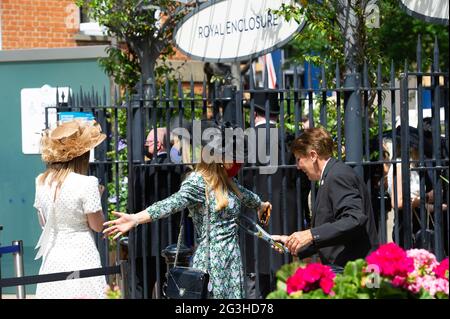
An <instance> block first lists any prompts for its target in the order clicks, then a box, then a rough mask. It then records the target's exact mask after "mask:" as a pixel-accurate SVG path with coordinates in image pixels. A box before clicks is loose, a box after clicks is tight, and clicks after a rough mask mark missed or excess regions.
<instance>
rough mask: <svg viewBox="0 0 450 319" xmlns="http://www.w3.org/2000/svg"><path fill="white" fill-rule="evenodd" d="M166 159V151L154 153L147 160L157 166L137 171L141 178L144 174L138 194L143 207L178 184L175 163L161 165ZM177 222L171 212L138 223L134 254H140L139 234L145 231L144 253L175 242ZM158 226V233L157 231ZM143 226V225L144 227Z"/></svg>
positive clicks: (156, 252)
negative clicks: (147, 221) (154, 154)
mask: <svg viewBox="0 0 450 319" xmlns="http://www.w3.org/2000/svg"><path fill="white" fill-rule="evenodd" d="M169 162H170V161H169V158H168V155H167V153H162V154H158V156H157V157H156V158H155V159H154V160H152V161H151V163H152V164H155V163H157V164H160V166H157V167H155V166H150V167H148V166H147V167H145V168H144V169H143V171H141V178H144V188H143V192H140V194H139V195H140V200H139V202H140V204H141V207H140V209H144V208H146V207H148V206H150V205H151V204H153V203H155V202H157V201H160V200H163V199H165V198H166V197H169V196H170V195H172V194H173V193H175V192H177V191H178V189H179V188H180V185H181V176H180V173H179V172H178V171H177V168H176V167H174V166H166V165H164V163H169ZM141 185H142V184H141ZM141 188H142V186H140V187H138V189H141ZM179 225H180V214H175V215H172V216H170V218H164V219H161V220H157V221H154V222H152V223H150V224H144V225H142V226H140V227H138V228H137V232H136V241H137V242H136V247H137V252H136V256H137V257H142V256H143V254H142V237H143V236H144V235H145V234H146V238H147V242H146V247H145V249H146V251H147V256H160V255H161V250H163V249H164V248H166V247H167V246H168V245H169V244H170V243H176V241H177V238H178V231H179ZM158 226H159V234H158V232H157V229H158ZM144 227H145V228H146V229H145V231H144ZM158 246H159V247H158Z"/></svg>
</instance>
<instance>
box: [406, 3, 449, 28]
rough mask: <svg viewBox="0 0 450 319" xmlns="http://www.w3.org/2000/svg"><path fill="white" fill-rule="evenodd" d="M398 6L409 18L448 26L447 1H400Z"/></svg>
mask: <svg viewBox="0 0 450 319" xmlns="http://www.w3.org/2000/svg"><path fill="white" fill-rule="evenodd" d="M400 5H401V6H402V8H403V9H404V10H405V11H406V13H407V14H409V15H410V16H413V17H416V18H418V19H421V20H425V21H427V22H431V23H440V24H445V25H448V7H449V1H448V0H401V1H400Z"/></svg>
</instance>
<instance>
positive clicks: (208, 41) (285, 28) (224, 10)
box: [174, 0, 305, 62]
mask: <svg viewBox="0 0 450 319" xmlns="http://www.w3.org/2000/svg"><path fill="white" fill-rule="evenodd" d="M283 3H286V4H290V3H293V1H290V0H218V1H217V0H216V1H214V0H213V1H210V2H208V3H206V4H204V5H202V6H200V7H198V8H197V9H194V11H193V12H191V13H190V14H189V15H187V16H186V17H185V18H184V19H183V21H182V22H181V23H180V25H179V26H178V27H177V28H176V30H175V34H174V39H175V44H176V46H177V48H178V49H179V50H180V51H182V52H183V53H185V54H186V55H188V56H189V57H191V58H193V59H199V60H202V61H210V62H227V61H241V60H248V59H251V58H255V57H257V56H259V55H262V54H265V53H268V52H270V51H272V50H274V49H276V48H278V47H280V46H282V45H284V44H285V43H286V42H287V41H289V40H290V39H291V38H292V36H293V35H294V34H295V33H297V32H299V31H300V30H301V29H302V28H303V26H304V25H305V20H304V19H302V21H301V23H300V24H299V23H297V22H296V21H295V20H294V19H291V21H289V22H287V21H286V20H285V19H284V17H282V16H280V15H277V14H274V13H272V12H269V9H272V10H277V9H280V8H281V5H282V4H283Z"/></svg>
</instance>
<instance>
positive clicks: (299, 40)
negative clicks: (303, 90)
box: [277, 0, 449, 81]
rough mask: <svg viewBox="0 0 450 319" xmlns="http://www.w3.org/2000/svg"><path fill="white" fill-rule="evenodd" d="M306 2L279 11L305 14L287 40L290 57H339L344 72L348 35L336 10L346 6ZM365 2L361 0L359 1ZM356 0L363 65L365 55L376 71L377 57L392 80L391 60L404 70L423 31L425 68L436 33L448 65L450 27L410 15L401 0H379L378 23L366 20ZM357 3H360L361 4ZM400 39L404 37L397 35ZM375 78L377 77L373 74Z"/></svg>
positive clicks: (330, 59)
mask: <svg viewBox="0 0 450 319" xmlns="http://www.w3.org/2000/svg"><path fill="white" fill-rule="evenodd" d="M300 2H301V4H302V7H299V6H294V5H283V7H282V8H281V9H280V10H279V11H277V12H278V13H280V14H282V15H284V17H285V18H286V19H287V20H289V19H292V18H293V19H295V20H297V21H300V20H302V17H303V16H304V17H305V18H306V21H307V25H306V26H305V28H304V30H302V31H301V32H299V33H298V35H297V36H296V37H295V39H294V40H292V41H291V42H290V44H289V46H290V48H289V49H288V51H289V56H290V57H291V58H290V61H289V63H292V62H294V63H301V62H304V61H307V62H312V63H314V64H317V65H322V64H326V62H327V61H328V62H332V63H336V62H339V65H340V67H341V72H342V71H343V70H344V68H343V67H344V64H345V56H344V52H345V50H344V44H345V35H344V30H343V28H342V26H341V25H340V23H339V21H338V12H339V11H340V10H342V7H339V2H338V1H335V0H323V1H320V2H319V1H300ZM361 3H362V2H361ZM361 3H359V2H357V7H356V8H355V9H356V10H355V12H356V18H357V20H359V21H360V22H361V23H360V24H359V25H360V27H359V28H358V29H357V30H354V31H355V32H357V43H356V46H357V50H356V54H357V55H356V63H357V65H358V66H359V70H360V71H362V65H363V63H364V61H367V63H368V66H369V72H371V71H370V70H372V72H371V73H372V75H374V72H375V70H376V68H377V64H378V62H380V63H381V65H382V67H383V75H384V80H385V81H388V80H389V70H390V63H391V61H394V63H395V67H396V70H397V71H399V70H402V69H403V66H404V61H405V60H407V61H409V62H411V61H415V60H416V47H417V38H418V35H419V34H421V35H422V50H423V51H422V52H423V59H422V60H423V65H422V67H423V69H424V70H427V69H429V68H430V66H431V62H432V57H433V53H432V52H433V47H434V44H433V43H434V38H435V37H437V40H438V43H439V46H440V55H441V58H440V63H441V64H440V66H441V68H442V69H443V70H447V69H448V52H449V50H448V43H449V37H448V29H447V27H446V26H443V25H436V24H430V23H427V22H424V21H422V20H419V19H416V18H413V17H411V16H409V15H407V14H406V13H405V12H403V10H402V9H401V8H400V6H399V3H398V1H397V0H379V1H377V5H378V7H379V11H380V26H379V28H374V27H370V26H368V25H367V20H368V17H369V15H368V13H366V12H364V11H363V10H362V8H361ZM358 6H359V7H358ZM399 39H401V41H399ZM327 71H328V72H327V75H328V78H329V79H332V78H333V76H334V67H330V69H329V70H327ZM371 78H374V77H371Z"/></svg>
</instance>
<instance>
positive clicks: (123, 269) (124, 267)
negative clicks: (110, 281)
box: [119, 260, 130, 299]
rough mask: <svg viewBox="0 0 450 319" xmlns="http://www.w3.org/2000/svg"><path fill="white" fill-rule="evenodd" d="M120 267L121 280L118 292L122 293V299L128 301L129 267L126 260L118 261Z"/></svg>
mask: <svg viewBox="0 0 450 319" xmlns="http://www.w3.org/2000/svg"><path fill="white" fill-rule="evenodd" d="M119 266H120V276H121V277H122V280H121V281H120V291H121V293H122V296H123V299H129V297H130V296H129V291H130V288H129V283H128V276H129V275H130V274H129V265H128V262H127V261H126V260H120V261H119Z"/></svg>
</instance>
